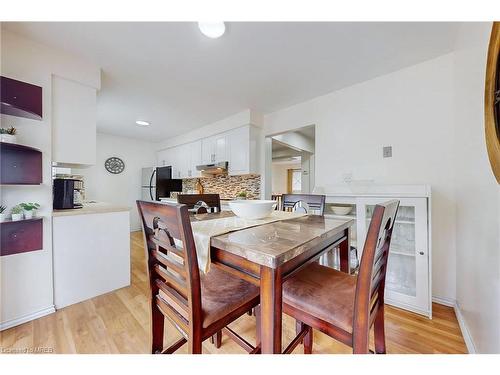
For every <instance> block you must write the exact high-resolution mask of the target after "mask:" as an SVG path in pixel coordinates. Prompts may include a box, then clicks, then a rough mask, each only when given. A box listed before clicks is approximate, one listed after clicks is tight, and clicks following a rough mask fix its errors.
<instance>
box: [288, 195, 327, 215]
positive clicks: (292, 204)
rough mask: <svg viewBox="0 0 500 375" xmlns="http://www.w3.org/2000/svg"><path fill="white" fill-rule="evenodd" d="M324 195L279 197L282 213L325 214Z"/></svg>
mask: <svg viewBox="0 0 500 375" xmlns="http://www.w3.org/2000/svg"><path fill="white" fill-rule="evenodd" d="M325 200H326V197H325V196H324V195H315V194H283V195H282V197H281V209H282V211H294V212H304V213H308V214H316V215H321V216H322V215H323V213H324V212H325Z"/></svg>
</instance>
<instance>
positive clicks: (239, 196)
mask: <svg viewBox="0 0 500 375" xmlns="http://www.w3.org/2000/svg"><path fill="white" fill-rule="evenodd" d="M236 199H238V200H245V199H247V192H246V191H240V192H239V193H238V194H237V195H236Z"/></svg>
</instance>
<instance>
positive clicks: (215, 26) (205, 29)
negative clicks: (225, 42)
mask: <svg viewBox="0 0 500 375" xmlns="http://www.w3.org/2000/svg"><path fill="white" fill-rule="evenodd" d="M198 28H199V29H200V31H201V32H202V34H203V35H205V36H208V37H209V38H212V39H216V38H219V37H221V36H222V35H223V34H224V32H225V31H226V25H224V22H198Z"/></svg>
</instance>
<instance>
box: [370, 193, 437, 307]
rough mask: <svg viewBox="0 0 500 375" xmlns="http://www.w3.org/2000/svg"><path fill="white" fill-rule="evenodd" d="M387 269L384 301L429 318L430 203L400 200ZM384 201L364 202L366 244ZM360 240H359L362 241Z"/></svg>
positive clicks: (418, 199) (424, 200)
mask: <svg viewBox="0 0 500 375" xmlns="http://www.w3.org/2000/svg"><path fill="white" fill-rule="evenodd" d="M399 200H400V206H399V210H398V214H397V216H396V221H395V223H394V229H393V232H392V240H391V246H390V249H389V259H388V265H387V275H386V282H385V299H386V302H387V303H389V304H393V305H396V306H399V307H402V308H408V309H410V310H413V311H415V312H419V313H423V314H426V315H428V314H429V313H430V303H429V290H428V289H429V288H428V286H429V282H428V279H429V262H428V240H427V202H426V199H425V198H400V199H399ZM383 201H385V200H384V199H378V198H377V199H371V198H367V199H363V203H364V204H363V205H362V209H363V223H361V226H362V230H361V232H362V235H361V236H362V238H363V243H364V239H365V238H366V233H367V231H368V227H369V225H370V221H371V218H372V215H373V210H374V208H375V204H377V203H381V202H383ZM361 236H360V237H361Z"/></svg>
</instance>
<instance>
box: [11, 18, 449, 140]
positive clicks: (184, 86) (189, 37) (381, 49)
mask: <svg viewBox="0 0 500 375" xmlns="http://www.w3.org/2000/svg"><path fill="white" fill-rule="evenodd" d="M3 26H5V27H6V28H7V29H10V30H11V31H14V32H17V33H19V34H22V35H25V36H27V37H29V38H31V39H35V40H38V41H40V42H43V43H45V44H48V45H51V46H54V47H57V48H60V49H63V50H66V51H68V52H71V53H73V54H75V55H78V56H81V57H82V58H84V59H86V60H89V61H91V62H94V63H95V64H97V65H99V66H100V67H101V68H102V72H103V74H102V90H101V92H100V93H99V98H98V129H99V130H100V131H102V132H106V133H111V134H117V135H123V136H128V137H137V138H142V139H147V140H152V141H159V140H163V139H166V138H168V137H172V136H176V135H179V134H182V133H185V132H187V131H189V130H192V129H194V128H197V127H199V126H202V125H206V124H208V123H211V122H214V121H217V120H220V119H222V118H224V117H227V116H229V115H232V114H235V113H237V112H239V111H241V110H244V109H248V108H250V109H254V110H256V111H259V112H262V113H264V114H265V113H270V112H273V111H276V110H278V109H281V108H284V107H287V106H290V105H293V104H296V103H299V102H302V101H304V100H307V99H311V98H313V97H316V96H319V95H322V94H326V93H328V92H331V91H334V90H337V89H339V88H342V87H346V86H349V85H352V84H354V83H357V82H362V81H365V80H368V79H370V78H373V77H376V76H379V75H383V74H386V73H388V72H391V71H394V70H397V69H400V68H403V67H405V66H409V65H412V64H415V63H418V62H421V61H424V60H427V59H430V58H433V57H436V56H439V55H441V54H444V53H447V52H450V51H451V50H453V46H454V42H455V36H456V32H457V29H458V27H459V24H457V23H333V22H332V23H320V22H318V23H311V22H292V23H281V22H270V23H264V22H260V23H258V22H251V23H248V22H246V23H233V22H231V23H227V29H228V30H227V32H226V34H225V35H224V36H223V37H222V38H220V39H209V38H206V37H204V36H203V35H202V34H201V33H200V32H199V30H198V28H197V24H196V23H194V22H162V23H143V22H135V23H133V22H125V23H111V22H106V23H47V22H37V23H34V22H28V23H25V22H19V23H9V24H5V23H3ZM137 119H143V120H147V121H150V122H151V124H152V125H151V126H150V127H149V128H139V127H138V126H136V125H135V120H137Z"/></svg>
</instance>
